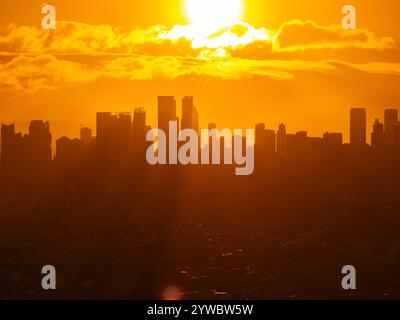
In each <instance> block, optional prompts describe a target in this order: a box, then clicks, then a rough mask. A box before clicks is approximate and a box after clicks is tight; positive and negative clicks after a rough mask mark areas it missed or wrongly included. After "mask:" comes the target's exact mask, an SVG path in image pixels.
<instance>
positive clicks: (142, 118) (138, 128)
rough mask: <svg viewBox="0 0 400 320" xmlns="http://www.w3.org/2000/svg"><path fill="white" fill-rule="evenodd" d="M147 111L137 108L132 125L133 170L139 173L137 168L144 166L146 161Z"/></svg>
mask: <svg viewBox="0 0 400 320" xmlns="http://www.w3.org/2000/svg"><path fill="white" fill-rule="evenodd" d="M146 133H147V129H146V111H145V110H144V109H142V108H137V109H135V110H134V113H133V124H132V164H133V170H134V171H137V170H138V169H139V168H137V166H143V165H144V164H145V161H146Z"/></svg>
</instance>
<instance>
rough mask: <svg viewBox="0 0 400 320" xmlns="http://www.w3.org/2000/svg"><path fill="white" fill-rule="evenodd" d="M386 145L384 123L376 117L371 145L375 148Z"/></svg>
mask: <svg viewBox="0 0 400 320" xmlns="http://www.w3.org/2000/svg"><path fill="white" fill-rule="evenodd" d="M384 145H385V133H384V129H383V123H382V122H380V121H379V119H375V122H374V127H373V130H372V134H371V146H372V147H374V148H380V147H383V146H384Z"/></svg>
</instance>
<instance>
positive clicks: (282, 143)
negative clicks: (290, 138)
mask: <svg viewBox="0 0 400 320" xmlns="http://www.w3.org/2000/svg"><path fill="white" fill-rule="evenodd" d="M276 140H277V141H276V144H277V146H276V152H277V153H278V154H282V153H285V152H286V126H285V125H284V124H283V123H281V124H280V125H279V128H278V132H277V139H276Z"/></svg>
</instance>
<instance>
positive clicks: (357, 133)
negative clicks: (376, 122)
mask: <svg viewBox="0 0 400 320" xmlns="http://www.w3.org/2000/svg"><path fill="white" fill-rule="evenodd" d="M366 143H367V111H366V110H365V109H364V108H352V109H351V110H350V144H351V145H353V146H364V145H365V144H366Z"/></svg>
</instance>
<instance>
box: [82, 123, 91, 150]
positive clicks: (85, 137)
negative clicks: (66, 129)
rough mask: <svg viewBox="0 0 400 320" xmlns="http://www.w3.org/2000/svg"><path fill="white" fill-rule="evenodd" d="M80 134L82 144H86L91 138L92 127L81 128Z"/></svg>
mask: <svg viewBox="0 0 400 320" xmlns="http://www.w3.org/2000/svg"><path fill="white" fill-rule="evenodd" d="M80 136H81V141H82V143H83V145H84V146H87V145H88V144H89V143H90V142H92V140H93V136H92V129H90V128H87V127H84V128H81V132H80Z"/></svg>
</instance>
